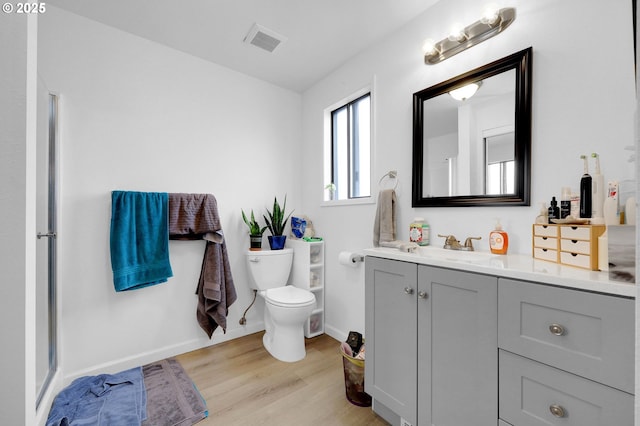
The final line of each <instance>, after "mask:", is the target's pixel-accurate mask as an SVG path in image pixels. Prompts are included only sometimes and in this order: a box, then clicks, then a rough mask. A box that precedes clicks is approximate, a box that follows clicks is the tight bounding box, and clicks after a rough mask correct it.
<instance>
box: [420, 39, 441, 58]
mask: <svg viewBox="0 0 640 426" xmlns="http://www.w3.org/2000/svg"><path fill="white" fill-rule="evenodd" d="M422 52H423V53H424V54H425V55H435V54H437V53H440V52H439V51H438V48H437V47H436V42H435V41H434V40H433V39H432V38H428V39H426V40H425V41H424V43H423V44H422Z"/></svg>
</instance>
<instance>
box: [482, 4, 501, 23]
mask: <svg viewBox="0 0 640 426" xmlns="http://www.w3.org/2000/svg"><path fill="white" fill-rule="evenodd" d="M500 19H501V17H500V8H499V7H498V5H497V4H495V3H489V4H487V5H486V6H485V7H484V10H483V11H482V18H480V22H482V23H483V24H485V25H490V26H494V25H496V24H497V23H498V22H500Z"/></svg>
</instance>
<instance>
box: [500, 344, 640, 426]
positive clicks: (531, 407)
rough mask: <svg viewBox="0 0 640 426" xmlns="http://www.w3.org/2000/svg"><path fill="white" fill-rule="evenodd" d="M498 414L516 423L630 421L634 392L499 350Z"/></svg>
mask: <svg viewBox="0 0 640 426" xmlns="http://www.w3.org/2000/svg"><path fill="white" fill-rule="evenodd" d="M499 364H500V372H499V376H500V378H499V381H500V385H499V388H500V395H499V407H500V408H499V410H500V418H502V419H504V420H506V421H507V422H509V423H511V424H514V425H518V426H538V425H541V426H542V425H563V426H602V425H612V426H613V425H616V426H626V425H629V426H631V425H633V418H634V405H633V404H634V403H633V395H630V394H628V393H626V392H622V391H619V390H617V389H613V388H611V387H608V386H605V385H601V384H599V383H596V382H593V381H591V380H587V379H585V378H582V377H579V376H576V375H573V374H570V373H567V372H565V371H562V370H558V369H556V368H552V367H549V366H547V365H544V364H541V363H538V362H535V361H532V360H530V359H527V358H523V357H521V356H518V355H514V354H512V353H510V352H506V351H502V350H501V351H499Z"/></svg>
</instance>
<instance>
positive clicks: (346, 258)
mask: <svg viewBox="0 0 640 426" xmlns="http://www.w3.org/2000/svg"><path fill="white" fill-rule="evenodd" d="M363 260H364V256H362V255H361V254H358V253H353V252H350V251H341V252H340V254H339V255H338V262H339V263H340V264H341V265H344V266H351V267H352V268H355V267H357V266H358V264H359V263H360V262H362V261H363Z"/></svg>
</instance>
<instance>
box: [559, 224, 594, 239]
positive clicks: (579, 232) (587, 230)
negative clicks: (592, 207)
mask: <svg viewBox="0 0 640 426" xmlns="http://www.w3.org/2000/svg"><path fill="white" fill-rule="evenodd" d="M560 238H568V239H572V240H587V241H588V240H590V239H591V227H590V226H588V225H587V226H560Z"/></svg>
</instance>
